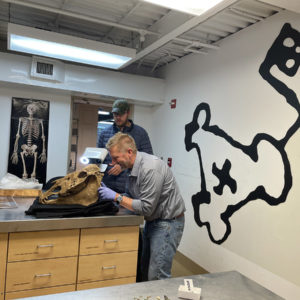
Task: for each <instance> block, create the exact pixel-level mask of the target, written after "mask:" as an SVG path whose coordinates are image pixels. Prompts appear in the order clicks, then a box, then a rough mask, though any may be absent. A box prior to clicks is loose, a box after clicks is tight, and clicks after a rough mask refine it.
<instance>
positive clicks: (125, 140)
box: [106, 132, 137, 153]
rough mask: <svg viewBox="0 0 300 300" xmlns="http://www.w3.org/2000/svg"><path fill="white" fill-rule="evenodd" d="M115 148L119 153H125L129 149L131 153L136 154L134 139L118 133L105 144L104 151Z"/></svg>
mask: <svg viewBox="0 0 300 300" xmlns="http://www.w3.org/2000/svg"><path fill="white" fill-rule="evenodd" d="M115 146H116V147H117V149H118V151H121V152H126V151H127V150H128V149H131V150H132V152H133V153H136V152H137V148H136V144H135V141H134V139H133V138H132V137H131V136H130V135H129V134H126V133H122V132H118V133H116V134H115V135H114V136H112V137H111V138H110V139H109V140H108V142H107V143H106V149H107V150H108V151H109V150H110V149H111V148H112V147H115Z"/></svg>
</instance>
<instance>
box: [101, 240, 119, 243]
mask: <svg viewBox="0 0 300 300" xmlns="http://www.w3.org/2000/svg"><path fill="white" fill-rule="evenodd" d="M117 242H118V240H104V243H117Z"/></svg>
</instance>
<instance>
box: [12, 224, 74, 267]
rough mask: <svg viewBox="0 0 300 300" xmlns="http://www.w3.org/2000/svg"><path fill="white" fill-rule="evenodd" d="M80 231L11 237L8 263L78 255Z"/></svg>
mask: <svg viewBox="0 0 300 300" xmlns="http://www.w3.org/2000/svg"><path fill="white" fill-rule="evenodd" d="M78 242H79V229H74V230H59V231H57V230H53V231H37V232H16V233H11V234H10V235H9V251H8V262H12V261H23V260H33V259H46V258H56V257H68V256H77V255H78Z"/></svg>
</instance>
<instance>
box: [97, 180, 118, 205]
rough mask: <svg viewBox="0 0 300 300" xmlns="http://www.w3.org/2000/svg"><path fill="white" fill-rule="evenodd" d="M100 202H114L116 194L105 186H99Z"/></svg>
mask: <svg viewBox="0 0 300 300" xmlns="http://www.w3.org/2000/svg"><path fill="white" fill-rule="evenodd" d="M98 193H99V198H100V200H112V201H113V200H115V197H116V194H117V193H116V192H115V191H113V190H112V189H110V188H108V187H107V186H105V184H101V187H100V188H99V189H98Z"/></svg>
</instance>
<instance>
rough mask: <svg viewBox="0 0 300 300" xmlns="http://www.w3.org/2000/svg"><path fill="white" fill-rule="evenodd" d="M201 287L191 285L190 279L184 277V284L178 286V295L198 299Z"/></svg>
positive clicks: (193, 299)
mask: <svg viewBox="0 0 300 300" xmlns="http://www.w3.org/2000/svg"><path fill="white" fill-rule="evenodd" d="M200 296H201V288H196V287H194V285H193V280H192V279H184V285H180V286H179V288H178V297H179V298H183V299H191V300H200Z"/></svg>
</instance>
